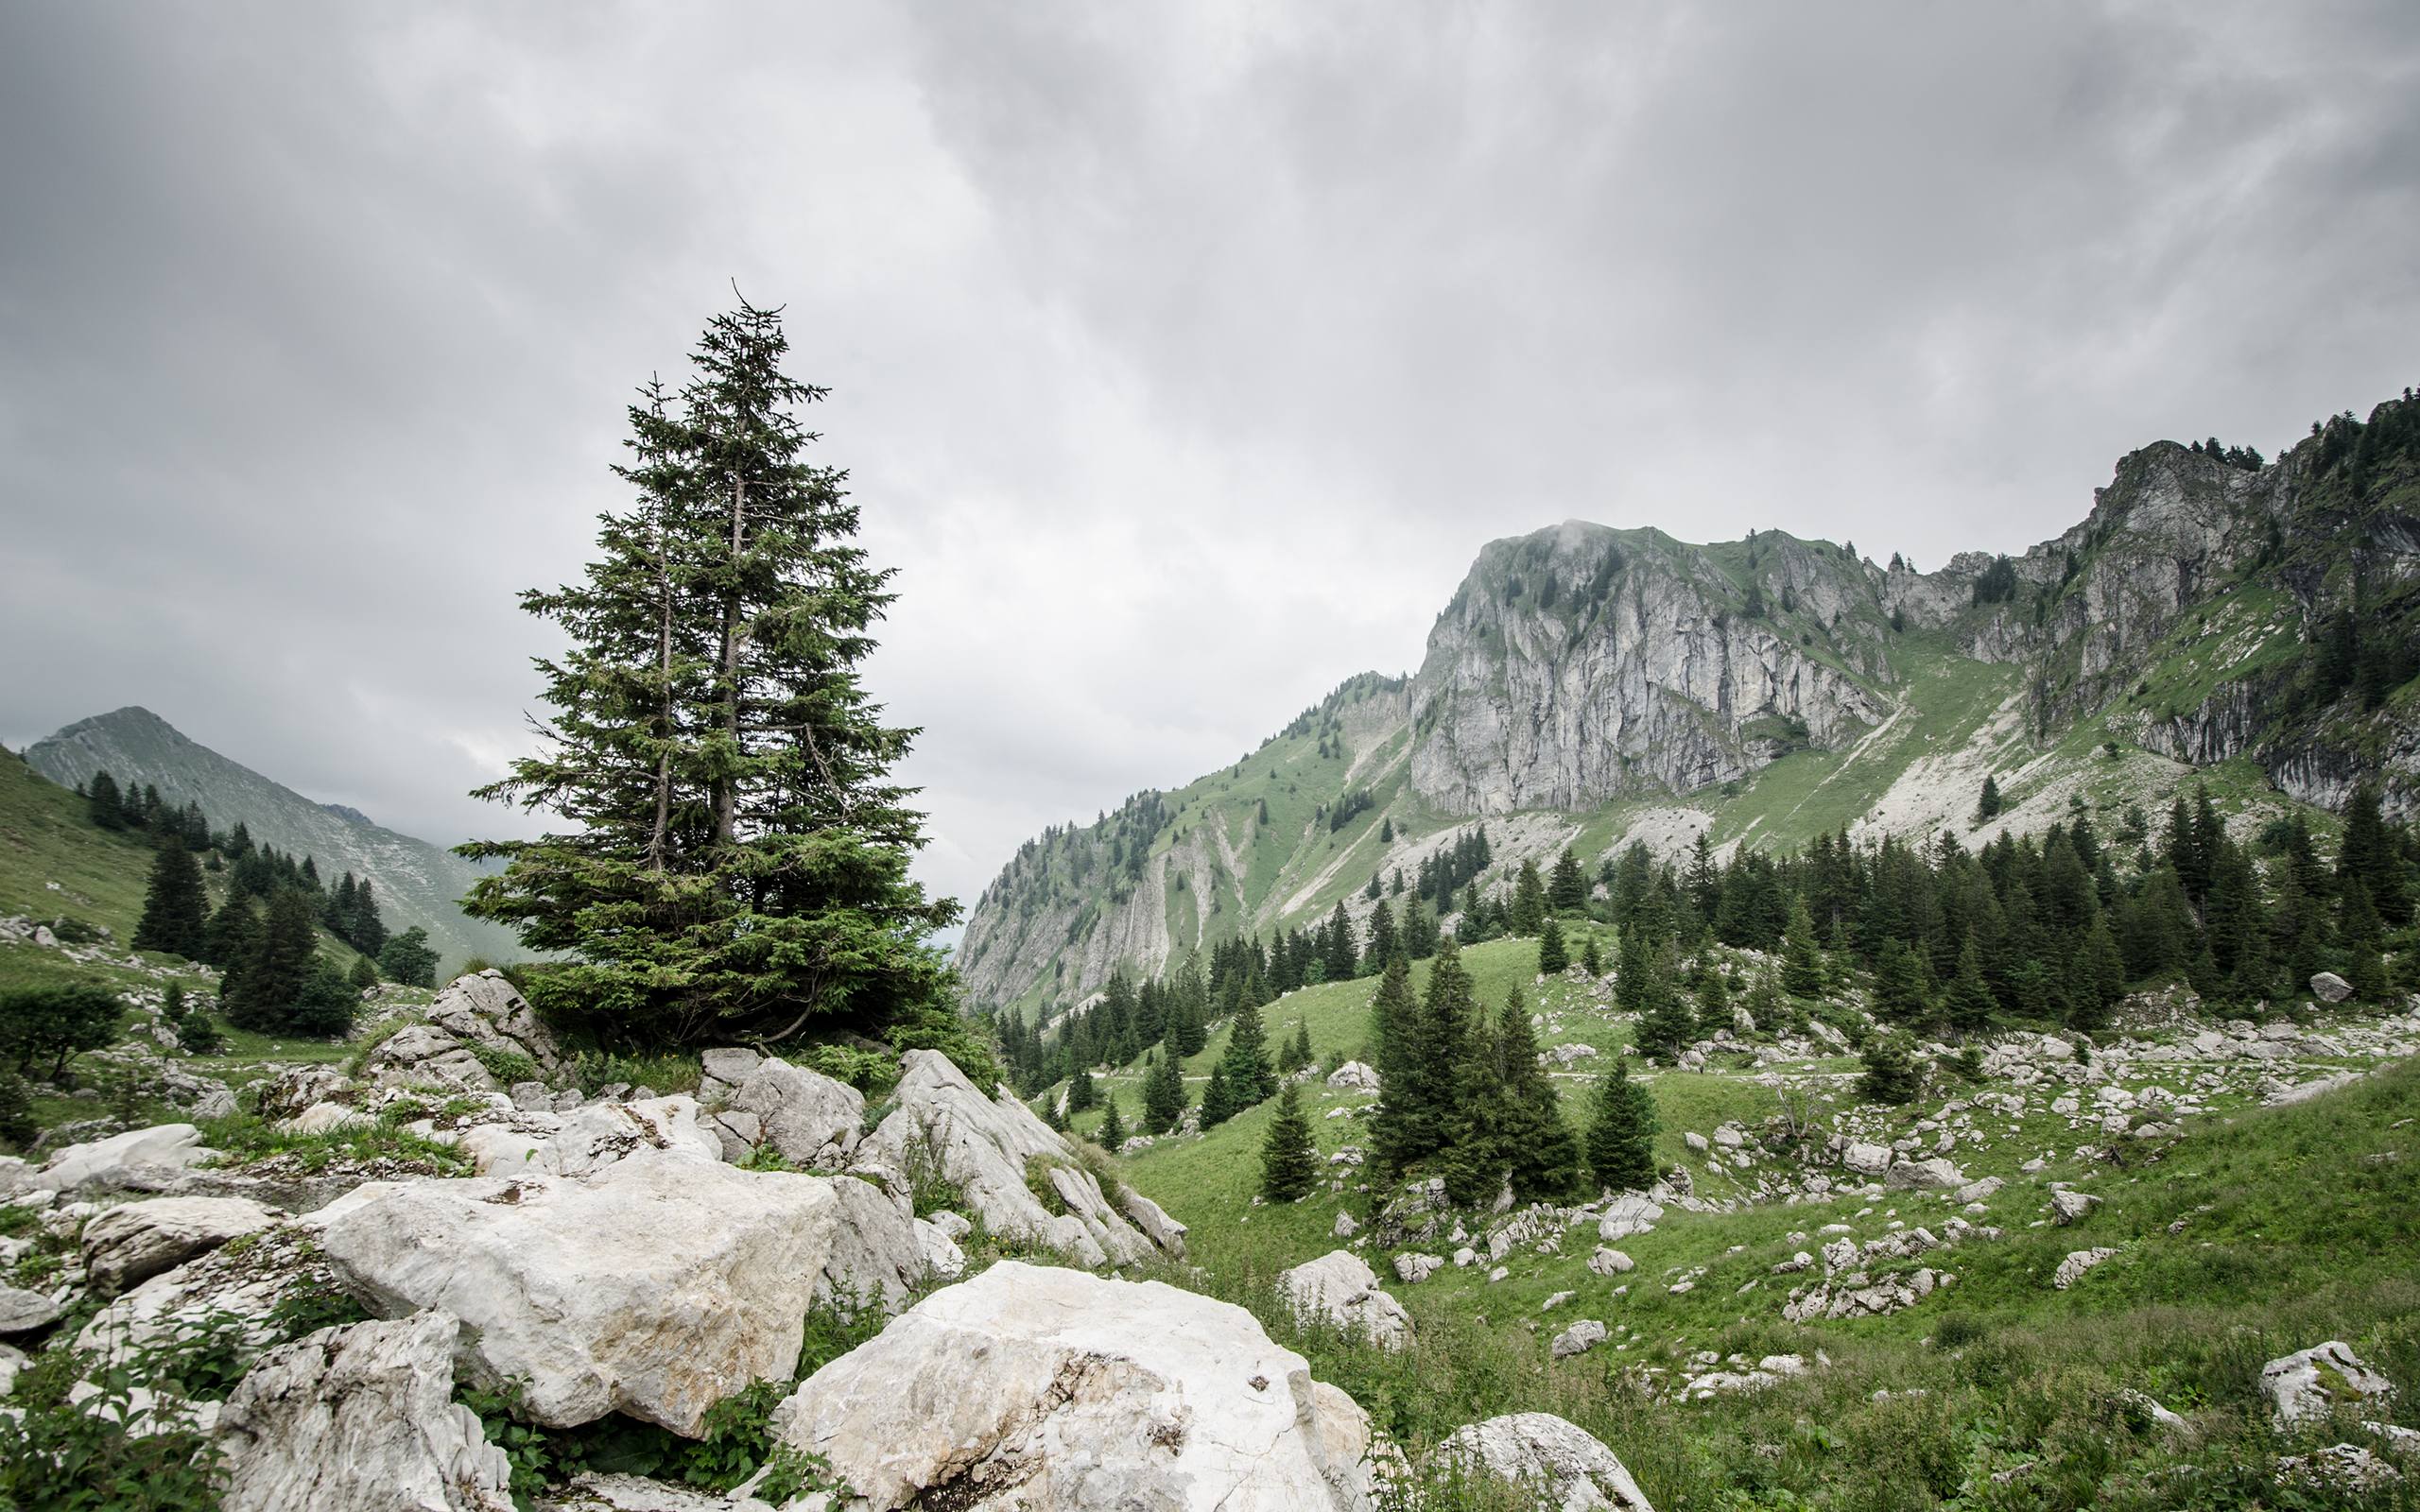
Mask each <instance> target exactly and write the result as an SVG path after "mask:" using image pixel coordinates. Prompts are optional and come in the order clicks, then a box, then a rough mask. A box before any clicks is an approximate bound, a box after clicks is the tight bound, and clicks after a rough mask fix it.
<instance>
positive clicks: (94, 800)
mask: <svg viewBox="0 0 2420 1512" xmlns="http://www.w3.org/2000/svg"><path fill="white" fill-rule="evenodd" d="M84 813H85V815H86V816H88V817H89V818H91V819H92V821H93V822H94V823H95V824H97V825H99V826H100V827H101V828H102V829H104V830H123V829H125V828H126V827H127V822H128V819H127V812H126V800H125V799H123V798H122V797H120V796H119V794H118V788H117V779H116V778H114V777H112V776H111V775H110V774H109V773H107V772H105V771H104V772H95V773H94V774H93V780H92V782H89V783H87V784H86V785H85V788H84Z"/></svg>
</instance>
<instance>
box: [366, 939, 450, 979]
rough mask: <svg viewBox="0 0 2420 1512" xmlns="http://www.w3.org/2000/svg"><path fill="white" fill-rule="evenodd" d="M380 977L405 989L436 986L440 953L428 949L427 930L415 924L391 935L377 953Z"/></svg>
mask: <svg viewBox="0 0 2420 1512" xmlns="http://www.w3.org/2000/svg"><path fill="white" fill-rule="evenodd" d="M378 974H380V975H381V976H384V977H385V978H386V979H387V980H388V981H389V982H397V983H401V984H402V985H403V986H405V987H435V986H436V985H437V953H436V952H435V951H433V950H430V949H429V948H428V931H427V930H424V929H423V928H421V927H420V926H419V925H418V924H414V925H413V926H411V928H409V929H406V930H405V931H403V932H402V933H401V934H397V935H392V936H389V937H388V939H387V944H386V947H385V948H384V949H383V950H381V951H379V953H378Z"/></svg>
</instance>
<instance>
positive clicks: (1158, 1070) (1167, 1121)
mask: <svg viewBox="0 0 2420 1512" xmlns="http://www.w3.org/2000/svg"><path fill="white" fill-rule="evenodd" d="M1183 1120H1184V1070H1183V1069H1182V1068H1181V1067H1179V1066H1178V1065H1177V1063H1176V1060H1175V1058H1174V1057H1170V1056H1167V1055H1162V1056H1160V1057H1158V1058H1157V1059H1155V1060H1154V1061H1153V1062H1152V1063H1151V1074H1150V1076H1149V1077H1147V1078H1145V1080H1144V1082H1143V1127H1144V1129H1145V1130H1146V1131H1148V1132H1150V1133H1152V1134H1165V1133H1167V1131H1168V1130H1170V1129H1172V1128H1174V1127H1176V1126H1177V1125H1178V1124H1179V1123H1181V1122H1183Z"/></svg>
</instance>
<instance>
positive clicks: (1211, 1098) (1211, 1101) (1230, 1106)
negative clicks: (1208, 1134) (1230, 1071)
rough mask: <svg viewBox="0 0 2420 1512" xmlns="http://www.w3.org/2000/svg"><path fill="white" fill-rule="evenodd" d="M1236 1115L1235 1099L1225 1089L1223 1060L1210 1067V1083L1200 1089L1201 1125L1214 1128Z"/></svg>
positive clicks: (1225, 1071)
mask: <svg viewBox="0 0 2420 1512" xmlns="http://www.w3.org/2000/svg"><path fill="white" fill-rule="evenodd" d="M1235 1116H1236V1099H1235V1097H1234V1096H1233V1094H1231V1093H1230V1092H1229V1091H1228V1090H1227V1068H1226V1065H1225V1063H1224V1062H1220V1063H1219V1064H1217V1065H1213V1066H1212V1067H1211V1068H1210V1084H1209V1085H1208V1086H1206V1087H1204V1088H1202V1089H1201V1126H1202V1127H1203V1128H1204V1129H1214V1128H1217V1127H1218V1126H1219V1125H1221V1124H1223V1123H1225V1122H1226V1121H1227V1120H1229V1119H1231V1118H1233V1117H1235Z"/></svg>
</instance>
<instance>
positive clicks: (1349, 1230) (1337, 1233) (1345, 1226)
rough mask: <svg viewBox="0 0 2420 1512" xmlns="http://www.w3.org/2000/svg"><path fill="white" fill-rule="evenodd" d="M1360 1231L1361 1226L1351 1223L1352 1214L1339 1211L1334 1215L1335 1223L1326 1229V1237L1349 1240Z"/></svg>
mask: <svg viewBox="0 0 2420 1512" xmlns="http://www.w3.org/2000/svg"><path fill="white" fill-rule="evenodd" d="M1360 1231H1361V1226H1360V1225H1359V1224H1357V1223H1355V1222H1354V1221H1353V1214H1351V1213H1349V1212H1343V1211H1340V1212H1338V1213H1337V1215H1336V1223H1335V1224H1334V1226H1333V1227H1331V1228H1330V1229H1328V1236H1329V1237H1330V1238H1333V1239H1350V1238H1352V1237H1353V1236H1354V1235H1355V1234H1357V1233H1359V1232H1360Z"/></svg>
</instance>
